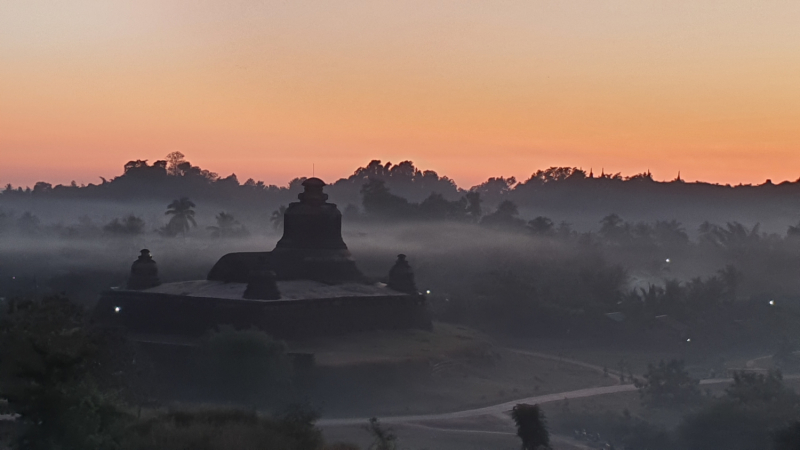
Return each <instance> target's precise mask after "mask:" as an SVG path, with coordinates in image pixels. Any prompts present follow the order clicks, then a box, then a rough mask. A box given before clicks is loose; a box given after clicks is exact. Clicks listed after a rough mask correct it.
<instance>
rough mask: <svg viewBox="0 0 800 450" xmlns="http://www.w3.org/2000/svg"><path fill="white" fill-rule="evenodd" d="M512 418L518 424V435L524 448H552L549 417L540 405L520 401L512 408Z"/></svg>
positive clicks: (530, 449) (526, 449)
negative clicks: (547, 417)
mask: <svg viewBox="0 0 800 450" xmlns="http://www.w3.org/2000/svg"><path fill="white" fill-rule="evenodd" d="M511 418H512V419H514V423H515V424H516V425H517V436H519V438H520V439H521V440H522V450H544V449H549V448H550V433H549V432H548V431H547V419H546V418H545V416H544V412H543V411H542V410H541V408H539V405H529V404H527V403H519V404H517V405H516V406H514V408H513V409H512V410H511Z"/></svg>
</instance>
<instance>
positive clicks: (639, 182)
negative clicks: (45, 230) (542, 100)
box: [0, 152, 800, 234]
mask: <svg viewBox="0 0 800 450" xmlns="http://www.w3.org/2000/svg"><path fill="white" fill-rule="evenodd" d="M304 179H305V178H304V177H299V178H296V179H294V180H291V181H290V182H289V183H288V184H287V185H283V186H278V185H274V184H266V183H264V182H263V181H256V180H253V179H248V180H246V181H240V180H239V179H238V177H237V176H236V175H235V174H231V175H228V176H220V175H219V174H217V173H215V172H212V171H210V170H207V169H203V168H200V167H198V166H195V165H193V164H192V163H191V162H189V161H188V160H186V158H185V156H184V155H183V154H181V153H179V152H173V153H170V154H169V155H167V157H166V158H165V159H163V160H157V161H154V162H152V163H150V162H148V161H147V160H132V161H129V162H128V163H126V164H125V165H124V167H123V173H122V174H121V175H119V176H117V177H114V178H112V179H110V180H106V179H105V178H102V177H101V182H100V183H97V184H95V183H92V184H88V185H85V186H79V185H77V184H76V183H74V182H73V183H70V184H68V185H55V186H54V185H52V184H50V183H48V182H46V181H40V182H37V183H36V184H35V185H34V186H33V188H27V187H20V186H17V187H15V186H12V185H10V184H7V185H6V187H5V188H4V189H2V190H0V207H3V208H4V210H5V209H12V208H13V209H15V210H18V211H22V212H24V211H26V210H27V209H26V208H25V205H27V204H31V202H34V203H36V202H41V201H44V200H47V199H50V200H60V201H64V200H92V201H115V202H136V201H145V200H147V201H158V202H170V201H172V200H174V199H176V198H181V197H188V198H190V199H192V201H194V202H196V203H198V204H200V203H203V204H214V205H215V206H216V207H223V206H224V207H225V208H227V209H230V210H232V211H233V212H236V211H239V210H247V209H251V210H252V209H255V208H258V209H268V210H269V211H268V212H267V214H268V213H271V212H272V211H274V210H275V209H277V207H279V206H280V205H286V204H288V203H289V202H292V201H295V200H296V195H297V193H299V192H300V191H301V186H300V183H302V181H303V180H304ZM0 181H1V180H0ZM326 181H328V182H329V183H330V186H329V187H328V188H327V189H326V190H327V192H328V194H329V195H330V197H331V199H332V200H333V201H335V202H336V203H338V204H339V205H340V206H341V208H342V209H343V210H344V209H345V208H346V207H347V205H354V206H359V207H360V206H361V205H362V196H363V195H365V194H367V195H368V197H370V198H372V199H374V200H376V201H368V202H367V203H363V207H364V211H362V212H373V213H378V211H377V210H376V209H375V208H378V209H380V208H381V207H384V212H386V209H385V208H386V207H387V205H388V203H386V202H391V201H394V202H395V203H397V205H395V206H394V207H391V208H390V209H391V210H392V214H400V215H401V216H400V217H402V218H405V219H409V220H411V219H417V218H421V217H424V218H431V217H435V218H455V219H458V220H461V219H463V216H464V209H467V210H468V211H467V215H468V216H470V217H471V218H472V219H473V220H475V218H476V217H477V216H479V215H480V213H481V212H483V213H484V214H486V213H487V212H488V213H491V211H495V210H496V209H497V208H498V206H499V205H500V204H501V203H503V202H504V201H511V202H513V203H514V204H515V205H517V208H518V211H519V213H520V216H522V217H523V218H525V217H527V218H528V219H527V220H530V219H533V218H534V217H539V216H541V217H548V218H551V219H552V220H553V221H554V223H560V222H561V221H567V222H569V223H572V224H573V226H575V227H577V228H579V229H587V228H590V227H592V228H593V224H594V223H596V221H597V220H598V219H599V218H600V217H605V216H607V215H608V214H611V213H616V214H618V215H620V216H623V217H629V218H632V219H635V220H645V221H649V222H652V221H654V220H662V221H670V220H677V221H680V222H683V223H685V224H689V225H690V226H691V228H692V230H691V232H692V233H694V227H696V226H698V225H699V224H701V223H703V222H705V221H708V222H710V223H719V222H721V221H729V220H738V221H740V222H743V223H749V224H751V226H752V224H755V223H761V224H762V227H765V229H767V230H769V231H771V232H776V231H779V229H780V231H785V230H786V229H787V228H786V227H787V226H789V225H792V226H796V225H797V224H798V222H800V183H799V182H797V181H795V182H784V183H781V184H777V185H776V184H773V183H771V182H766V183H764V184H762V185H758V186H752V185H737V186H729V185H717V184H710V183H703V182H694V183H687V182H684V181H683V180H681V179H680V178H679V177H678V178H675V179H674V180H671V181H667V182H662V181H656V180H654V179H653V177H652V175H651V174H650V173H641V174H635V175H631V176H622V175H621V174H618V173H617V174H606V173H601V174H599V175H597V174H595V173H594V172H592V171H589V172H586V171H585V170H582V169H578V168H571V167H551V168H548V169H544V170H536V171H534V172H533V173H532V174H531V176H530V177H529V178H527V179H525V180H517V179H516V178H514V177H508V178H506V177H493V178H489V179H487V180H486V181H485V182H483V183H481V184H478V185H476V186H473V187H470V188H466V187H459V186H457V185H456V183H455V181H454V180H452V179H450V178H449V177H447V176H444V175H439V174H438V173H436V172H434V171H431V170H422V169H420V168H417V167H416V166H415V165H414V164H413V163H412V162H411V161H402V162H400V163H398V164H392V163H389V162H387V163H383V162H381V161H378V160H374V161H371V162H370V163H369V164H367V165H366V166H364V167H359V168H357V169H356V170H355V171H354V172H353V174H352V175H350V176H349V177H347V178H342V179H340V180H326ZM391 196H394V197H396V198H394V199H393V200H390V199H392V198H393V197H391ZM478 196H479V198H480V201H477V198H478ZM404 201H405V202H408V203H409V205H418V207H409V208H406V210H404V211H403V210H402V208H403V207H401V206H399V205H400V204H402V203H403V202H404ZM454 202H455V203H454ZM464 202H466V205H465V204H464ZM368 210H369V211H368ZM490 221H491V220H490ZM539 225H541V223H540V224H538V225H537V226H539ZM545 228H547V227H545ZM544 231H547V230H546V229H545V230H544ZM645 231H646V230H645ZM794 233H795V234H798V232H797V231H796V229H795V231H794Z"/></svg>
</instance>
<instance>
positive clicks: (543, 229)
mask: <svg viewBox="0 0 800 450" xmlns="http://www.w3.org/2000/svg"><path fill="white" fill-rule="evenodd" d="M553 227H554V224H553V221H552V220H550V219H548V218H547V217H543V216H539V217H537V218H535V219H533V220H529V221H528V230H530V232H531V233H533V234H535V235H537V236H550V235H552V234H553Z"/></svg>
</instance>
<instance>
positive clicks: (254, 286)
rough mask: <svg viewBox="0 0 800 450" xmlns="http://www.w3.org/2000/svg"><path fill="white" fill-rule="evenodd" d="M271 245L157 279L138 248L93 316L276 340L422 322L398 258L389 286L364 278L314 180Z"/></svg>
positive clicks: (154, 329) (164, 330) (421, 300)
mask: <svg viewBox="0 0 800 450" xmlns="http://www.w3.org/2000/svg"><path fill="white" fill-rule="evenodd" d="M303 186H304V188H305V191H304V192H303V193H301V194H300V195H298V198H299V200H300V201H299V202H295V203H291V204H290V205H289V207H288V208H287V209H286V212H285V214H284V231H283V237H282V238H281V239H280V240H279V241H278V243H277V245H276V246H275V249H274V250H273V251H271V252H243V253H229V254H227V255H225V256H223V257H222V258H220V260H219V261H217V263H216V264H215V265H214V267H212V269H211V271H210V272H209V274H208V277H207V278H206V279H205V280H194V281H183V282H175V283H165V284H160V283H159V279H158V270H157V267H156V262H155V261H154V260H153V258H152V257H151V256H150V252H149V250H142V252H141V255H140V256H139V259H137V260H136V261H135V262H134V264H133V266H132V268H131V275H130V278H129V281H128V284H127V287H126V289H117V290H109V291H106V292H104V293H103V295H102V296H101V298H100V301H99V302H98V305H97V307H96V309H95V319H96V320H97V321H99V322H101V323H103V324H107V325H115V326H122V327H124V328H126V329H127V330H129V331H130V332H133V333H155V334H158V335H164V334H177V335H200V334H203V333H204V332H206V331H207V330H209V329H213V328H214V327H216V326H219V325H223V324H227V325H233V326H235V327H237V328H251V327H256V328H260V329H262V330H264V331H266V332H267V333H270V334H272V335H273V336H277V337H293V336H301V335H325V334H339V333H346V332H351V331H358V330H370V329H403V328H428V327H430V320H429V319H428V316H427V314H426V310H425V297H424V296H423V295H422V294H420V293H419V292H417V288H416V286H415V284H414V275H413V272H412V271H411V267H410V266H409V264H408V262H407V261H406V260H405V255H399V256H398V260H397V262H396V263H395V266H394V267H393V268H392V270H391V271H390V274H389V277H388V284H383V283H370V282H368V281H367V279H366V278H365V277H364V275H362V273H361V272H360V271H359V270H358V268H357V267H356V263H355V261H354V260H353V257H352V255H351V254H350V251H349V250H348V249H347V245H346V244H345V242H344V240H343V239H342V214H341V212H339V209H338V208H337V207H336V205H335V204H332V203H328V202H327V199H328V196H327V194H325V193H324V192H323V187H324V186H325V183H324V182H323V181H322V180H320V179H319V178H309V179H307V180H306V181H304V182H303Z"/></svg>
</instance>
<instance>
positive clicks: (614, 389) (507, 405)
mask: <svg viewBox="0 0 800 450" xmlns="http://www.w3.org/2000/svg"><path fill="white" fill-rule="evenodd" d="M792 379H800V375H788V376H785V377H784V380H792ZM731 381H733V379H732V378H711V379H707V380H701V381H700V384H701V385H704V386H705V385H712V384H720V383H730V382H731ZM635 390H636V386H634V385H633V384H621V385H616V386H602V387H593V388H586V389H578V390H574V391H567V392H559V393H556V394H547V395H539V396H536V397H525V398H520V399H517V400H512V401H510V402H504V403H500V404H497V405H491V406H485V407H483V408H474V409H467V410H463V411H454V412H450V413H440V414H417V415H408V416H390V417H381V418H380V420H381V423H386V424H396V423H409V422H422V423H424V422H429V421H435V420H453V419H464V418H468V417H476V416H486V415H493V416H498V417H499V416H505V417H507V413H508V412H509V411H511V408H513V407H514V406H515V405H516V404H518V403H529V404H542V403H550V402H557V401H560V400H564V399H575V398H585V397H595V396H598V395H608V394H618V393H620V392H632V391H635ZM509 420H510V419H509ZM368 421H369V418H366V417H361V418H345V419H321V420H319V421H318V422H317V424H318V425H320V426H347V425H358V424H365V423H367V422H368Z"/></svg>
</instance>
